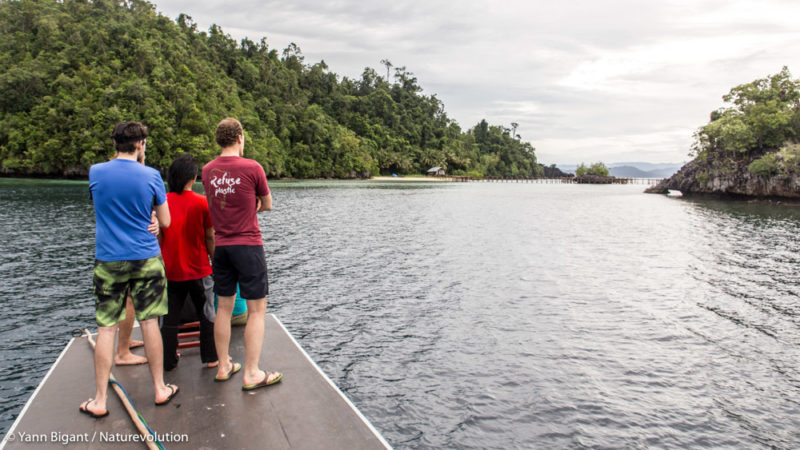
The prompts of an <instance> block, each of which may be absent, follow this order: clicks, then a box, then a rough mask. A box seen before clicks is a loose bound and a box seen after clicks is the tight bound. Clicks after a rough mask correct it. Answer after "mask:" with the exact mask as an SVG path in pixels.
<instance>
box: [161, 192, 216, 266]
mask: <svg viewBox="0 0 800 450" xmlns="http://www.w3.org/2000/svg"><path fill="white" fill-rule="evenodd" d="M167 204H168V205H169V215H170V217H171V219H172V220H171V223H170V225H169V227H168V228H162V229H161V233H162V234H163V235H162V237H161V255H162V257H163V258H164V268H165V269H166V271H167V280H169V281H188V280H197V279H200V278H203V277H207V276H209V275H211V264H210V263H209V261H208V250H207V249H206V229H207V228H212V222H211V217H210V216H209V214H208V202H207V201H206V198H205V197H204V196H202V195H200V194H198V193H196V192H191V191H183V192H182V193H180V194H177V193H175V192H170V193H169V194H167Z"/></svg>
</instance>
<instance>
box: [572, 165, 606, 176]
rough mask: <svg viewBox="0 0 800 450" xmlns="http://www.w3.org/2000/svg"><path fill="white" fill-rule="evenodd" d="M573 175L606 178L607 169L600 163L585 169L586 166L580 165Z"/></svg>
mask: <svg viewBox="0 0 800 450" xmlns="http://www.w3.org/2000/svg"><path fill="white" fill-rule="evenodd" d="M575 175H576V176H579V177H582V176H584V175H595V176H598V177H607V176H608V167H606V165H605V164H603V163H602V162H596V163H594V164H592V165H591V166H589V167H586V164H584V163H580V164H579V165H578V168H577V169H575Z"/></svg>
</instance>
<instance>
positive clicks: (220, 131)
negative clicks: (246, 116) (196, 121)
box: [216, 117, 244, 148]
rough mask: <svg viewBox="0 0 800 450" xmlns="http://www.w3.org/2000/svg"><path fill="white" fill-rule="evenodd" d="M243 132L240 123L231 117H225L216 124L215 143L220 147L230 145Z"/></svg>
mask: <svg viewBox="0 0 800 450" xmlns="http://www.w3.org/2000/svg"><path fill="white" fill-rule="evenodd" d="M243 134H244V130H243V129H242V124H241V123H239V121H238V120H236V119H234V118H232V117H227V118H225V119H222V121H221V122H220V123H219V125H217V134H216V139H217V144H219V146H220V147H222V148H226V147H230V146H231V145H233V144H235V143H236V140H237V139H238V138H239V136H242V135H243Z"/></svg>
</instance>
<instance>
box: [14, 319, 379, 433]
mask: <svg viewBox="0 0 800 450" xmlns="http://www.w3.org/2000/svg"><path fill="white" fill-rule="evenodd" d="M243 332H244V327H233V330H232V334H231V347H230V348H231V355H232V356H233V358H234V361H238V362H242V363H243V362H244V343H243ZM134 335H135V336H136V337H137V338H140V335H139V329H138V328H137V329H135V330H134ZM181 353H182V356H181V360H180V363H179V364H178V367H177V368H176V369H175V370H173V371H171V372H166V373H165V381H166V382H167V383H173V384H176V385H178V386H179V387H180V392H179V393H178V395H177V396H176V397H175V398H174V399H173V400H172V401H171V402H170V403H169V404H168V405H166V406H161V407H157V406H155V405H154V403H153V383H152V379H151V377H150V372H149V369H148V366H147V365H146V364H145V365H140V366H124V367H117V366H114V367H113V368H112V372H113V373H114V375H115V376H116V377H117V379H118V380H119V382H120V383H121V384H122V385H123V386H124V387H125V389H126V390H127V392H128V395H129V396H130V399H131V401H132V402H133V405H134V406H135V407H136V409H137V410H138V411H139V413H140V414H141V415H142V417H144V419H145V420H146V422H147V423H148V424H149V426H150V428H152V429H153V430H154V431H155V432H156V434H157V435H158V436H159V437H160V438H161V441H162V442H163V444H164V447H165V448H168V449H173V448H179V449H246V448H269V449H319V448H347V449H385V448H390V446H389V444H388V443H387V442H386V441H385V440H384V439H383V437H382V436H381V435H380V433H378V431H377V430H375V428H374V427H373V426H372V425H371V424H370V423H369V421H368V420H367V419H366V418H365V417H364V416H363V415H362V414H361V413H360V412H359V411H358V409H357V408H356V407H355V406H354V405H353V404H352V402H350V400H349V399H347V397H346V396H345V395H344V394H343V393H342V392H341V391H339V389H338V388H337V387H336V386H335V385H334V384H333V382H332V381H331V380H330V379H329V378H328V377H327V376H326V375H325V374H324V373H323V372H322V371H321V370H320V369H319V367H317V365H316V364H315V363H314V362H313V361H312V360H311V358H310V357H309V356H308V354H306V352H305V351H304V350H303V349H302V348H301V347H300V346H299V345H298V343H297V342H296V341H295V340H294V338H293V337H292V336H291V335H290V334H289V332H288V331H287V330H286V328H285V327H284V326H283V324H282V323H281V322H280V321H279V320H278V319H277V318H276V317H275V316H274V315H271V314H270V315H268V316H267V327H266V333H265V339H264V345H263V349H262V354H261V366H262V368H265V369H268V370H277V371H281V372H283V374H284V378H283V380H282V381H281V382H280V383H278V384H276V385H274V386H269V387H266V388H262V389H257V390H255V391H252V392H244V391H242V390H241V386H242V372H239V373H237V374H235V375H234V376H233V378H232V379H231V380H229V381H227V382H223V383H215V382H214V375H215V374H216V369H208V368H204V366H203V365H202V363H201V362H200V352H199V349H198V348H190V349H182V350H181ZM93 394H94V363H93V351H92V349H91V347H90V345H89V344H88V342H87V338H86V337H79V338H74V339H72V340H71V341H70V342H69V344H67V347H66V348H65V349H64V351H63V352H62V353H61V355H60V356H59V357H58V359H57V360H56V362H55V363H54V364H53V367H52V368H51V369H50V371H49V372H48V373H47V375H46V376H45V378H44V380H42V383H41V384H40V385H39V387H38V388H37V389H36V390H35V391H34V393H33V394H32V396H31V398H30V399H29V400H28V402H27V404H26V405H25V407H24V408H23V409H22V411H21V412H20V414H19V416H18V417H17V419H16V421H15V422H14V424H13V425H12V426H11V428H10V429H9V431H8V433H7V434H6V436H5V438H4V439H3V442H2V444H0V448H3V449H18V448H19V449H26V448H59V447H61V448H63V447H64V444H65V443H66V441H67V440H70V439H72V441H70V442H69V443H68V444H69V448H88V449H104V448H109V447H113V448H132V449H134V448H135V449H141V448H145V444H144V443H142V441H141V438H139V440H136V438H135V437H134V436H139V435H138V433H137V430H136V428H135V427H134V425H133V423H132V421H131V419H130V418H129V416H128V414H127V413H126V411H125V410H124V408H123V406H122V403H121V401H120V400H119V399H118V398H117V397H116V395H115V394H114V393H113V391H112V390H111V388H110V387H109V401H108V405H107V406H108V410H109V415H108V416H106V417H104V418H102V419H92V418H90V417H87V416H86V415H84V414H80V413H79V412H78V405H79V404H80V403H81V402H82V401H84V400H86V399H87V398H89V397H91V396H92V395H93ZM31 439H33V441H31ZM59 439H60V441H59ZM109 439H116V440H111V441H109ZM126 439H127V440H128V441H125V440H126Z"/></svg>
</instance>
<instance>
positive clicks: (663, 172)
mask: <svg viewBox="0 0 800 450" xmlns="http://www.w3.org/2000/svg"><path fill="white" fill-rule="evenodd" d="M680 168H681V166H680V165H675V166H673V167H667V168H663V169H655V170H642V169H640V168H638V167H634V166H612V167H610V168H609V169H608V173H609V174H610V175H612V176H615V177H620V178H667V177H669V176H671V175H672V174H673V173H675V172H677V171H678V170H679V169H680Z"/></svg>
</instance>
